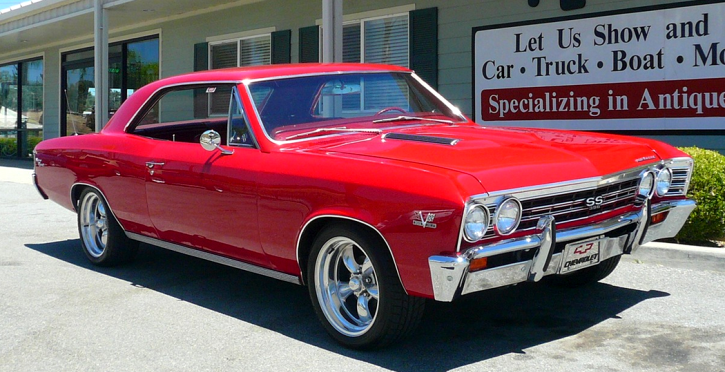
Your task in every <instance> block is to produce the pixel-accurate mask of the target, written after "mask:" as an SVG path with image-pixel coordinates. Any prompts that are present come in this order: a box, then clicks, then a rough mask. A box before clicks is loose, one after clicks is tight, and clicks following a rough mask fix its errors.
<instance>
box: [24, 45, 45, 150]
mask: <svg viewBox="0 0 725 372" xmlns="http://www.w3.org/2000/svg"><path fill="white" fill-rule="evenodd" d="M22 70H23V74H22V76H23V80H22V84H21V85H22V97H23V102H22V107H21V112H22V118H23V120H22V122H21V128H22V129H24V130H25V131H24V133H25V138H24V141H23V142H24V146H23V147H25V149H26V153H27V156H30V154H32V153H33V149H34V148H35V146H36V145H37V144H38V143H39V142H40V141H42V140H43V60H40V59H37V60H34V61H28V62H23V63H22Z"/></svg>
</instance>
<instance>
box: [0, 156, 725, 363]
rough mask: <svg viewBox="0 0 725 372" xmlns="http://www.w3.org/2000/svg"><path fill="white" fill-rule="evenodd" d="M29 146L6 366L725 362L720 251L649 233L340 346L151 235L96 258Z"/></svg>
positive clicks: (297, 306) (1, 225) (11, 267)
mask: <svg viewBox="0 0 725 372" xmlns="http://www.w3.org/2000/svg"><path fill="white" fill-rule="evenodd" d="M31 172H32V163H31V162H29V161H23V162H18V161H8V160H0V242H1V243H0V320H1V321H0V372H5V371H8V372H10V371H13V372H15V371H98V370H104V371H134V372H136V371H194V372H197V371H232V370H234V371H237V370H239V371H295V372H297V371H329V370H354V371H370V370H375V371H388V370H394V371H411V372H420V371H442V370H456V371H513V370H516V371H532V372H534V371H536V372H541V371H552V372H571V371H606V372H628V371H647V372H670V371H671V372H675V371H678V372H679V371H686V372H689V371H692V372H722V371H723V365H725V297H723V295H722V294H723V293H725V251H724V250H722V249H718V248H702V247H689V246H683V245H673V244H664V243H650V244H648V245H647V246H646V247H643V248H641V249H640V250H639V251H638V252H637V253H636V254H635V255H633V256H629V257H627V258H626V260H625V261H624V262H622V263H621V264H620V265H619V267H618V268H617V270H615V272H614V273H613V274H612V275H611V276H610V277H608V278H606V279H605V280H603V281H602V282H601V283H597V284H595V285H592V286H588V287H585V288H582V289H577V290H566V289H560V288H552V287H548V286H542V285H540V284H539V283H537V284H529V283H525V284H522V285H518V286H515V287H509V288H504V289H497V290H491V291H485V292H481V293H476V294H472V295H469V296H464V297H462V298H460V299H458V300H457V301H455V302H453V303H437V302H434V301H428V302H427V303H426V312H425V315H424V318H423V321H422V323H421V325H420V327H419V328H418V329H417V330H416V332H415V334H414V335H413V337H412V338H410V339H408V340H406V341H405V342H404V343H402V344H400V345H393V346H391V347H390V348H388V349H386V350H380V351H375V352H357V351H350V350H347V349H344V348H341V347H340V346H338V345H337V344H335V343H334V342H333V341H332V340H331V339H330V338H329V337H328V336H327V335H326V334H325V332H324V330H323V329H322V327H321V326H320V324H319V323H318V321H317V319H316V318H315V315H314V313H313V311H312V307H311V304H310V300H309V298H308V295H307V290H306V288H304V287H300V286H297V285H293V284H289V283H284V282H279V281H275V280H273V279H269V278H266V277H262V276H258V275H254V274H249V273H246V272H242V271H239V270H236V269H232V268H229V267H225V266H221V265H217V264H214V263H210V262H206V261H202V260H199V259H195V258H192V257H188V256H184V255H181V254H178V253H175V252H171V251H166V250H163V249H159V248H155V247H151V246H147V245H142V246H141V250H140V253H139V257H138V258H137V260H136V261H135V262H134V263H131V264H130V265H127V266H123V267H115V268H98V267H94V266H93V265H91V264H90V263H88V261H87V259H86V258H85V256H84V255H83V253H82V251H81V249H80V242H79V240H78V233H77V228H76V222H75V214H73V213H72V212H70V211H68V210H65V209H63V208H62V207H60V206H58V205H56V204H55V203H52V202H50V201H43V200H42V199H41V198H40V195H39V194H38V193H37V192H36V191H35V189H34V188H33V187H32V183H31V178H30V174H31Z"/></svg>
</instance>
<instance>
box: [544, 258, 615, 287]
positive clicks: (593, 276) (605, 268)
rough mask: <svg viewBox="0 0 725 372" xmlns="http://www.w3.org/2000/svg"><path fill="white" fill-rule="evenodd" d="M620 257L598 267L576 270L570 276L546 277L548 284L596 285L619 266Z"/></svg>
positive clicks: (609, 259)
mask: <svg viewBox="0 0 725 372" xmlns="http://www.w3.org/2000/svg"><path fill="white" fill-rule="evenodd" d="M621 259H622V255H619V256H614V257H611V258H608V259H606V260H604V261H602V262H600V263H599V265H596V266H592V267H587V268H585V269H581V270H577V271H575V272H573V273H571V274H566V275H553V276H550V277H548V282H549V283H551V284H553V285H556V286H559V287H569V288H574V287H581V286H583V285H587V284H591V283H596V282H598V281H600V280H602V279H604V278H606V277H607V276H609V274H611V273H612V272H613V271H614V269H616V268H617V265H619V260H621Z"/></svg>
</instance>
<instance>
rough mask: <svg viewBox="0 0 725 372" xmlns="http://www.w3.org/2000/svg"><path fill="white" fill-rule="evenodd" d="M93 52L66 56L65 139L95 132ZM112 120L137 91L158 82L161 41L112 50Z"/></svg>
mask: <svg viewBox="0 0 725 372" xmlns="http://www.w3.org/2000/svg"><path fill="white" fill-rule="evenodd" d="M93 57H94V56H93V49H85V50H80V51H74V52H70V53H65V54H63V57H62V60H63V71H64V81H63V83H64V86H63V88H62V90H61V98H62V100H63V104H64V106H65V107H66V115H65V117H64V118H63V122H62V127H63V128H65V133H62V135H73V134H86V133H92V132H94V131H96V129H97V128H96V124H95V84H94V80H95V76H94V61H93ZM108 67H109V71H108V77H109V90H108V114H109V118H110V117H111V116H113V114H115V113H116V110H117V109H118V108H119V107H120V106H121V103H123V102H124V101H125V100H126V99H128V97H129V96H131V95H132V94H133V93H134V92H135V91H136V90H137V89H138V88H140V87H142V86H144V85H146V84H148V83H150V82H152V81H155V80H157V79H158V78H159V39H158V37H155V36H154V37H150V38H145V39H137V40H132V41H126V42H121V43H116V44H114V45H111V46H110V47H109V66H108Z"/></svg>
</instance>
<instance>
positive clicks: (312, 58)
mask: <svg viewBox="0 0 725 372" xmlns="http://www.w3.org/2000/svg"><path fill="white" fill-rule="evenodd" d="M299 48H300V49H299V60H300V63H307V62H320V28H319V27H318V26H309V27H302V28H300V42H299Z"/></svg>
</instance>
